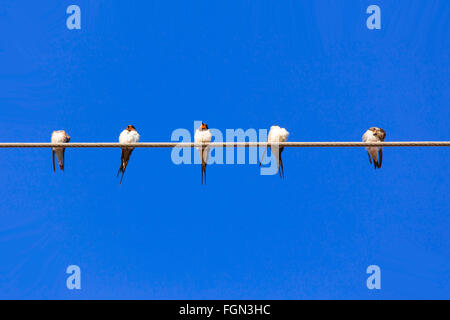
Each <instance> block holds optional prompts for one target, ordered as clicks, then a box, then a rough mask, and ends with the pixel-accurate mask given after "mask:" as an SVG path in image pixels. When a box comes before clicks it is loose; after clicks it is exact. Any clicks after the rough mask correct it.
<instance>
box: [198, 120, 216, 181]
mask: <svg viewBox="0 0 450 320" xmlns="http://www.w3.org/2000/svg"><path fill="white" fill-rule="evenodd" d="M211 138H212V135H211V131H209V129H208V125H207V124H206V123H202V124H201V126H200V128H198V129H197V130H195V134H194V141H195V143H210V142H211ZM197 149H198V151H199V152H200V159H201V161H202V167H201V168H202V184H203V173H204V176H205V184H206V163H207V162H208V156H209V146H202V147H197Z"/></svg>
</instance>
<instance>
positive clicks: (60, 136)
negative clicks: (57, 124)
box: [52, 130, 66, 143]
mask: <svg viewBox="0 0 450 320" xmlns="http://www.w3.org/2000/svg"><path fill="white" fill-rule="evenodd" d="M65 142H66V132H65V131H64V130H59V131H53V133H52V143H65Z"/></svg>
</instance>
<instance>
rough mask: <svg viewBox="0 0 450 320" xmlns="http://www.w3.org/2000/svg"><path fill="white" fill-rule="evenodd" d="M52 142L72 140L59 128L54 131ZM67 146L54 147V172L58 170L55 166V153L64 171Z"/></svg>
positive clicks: (60, 167)
mask: <svg viewBox="0 0 450 320" xmlns="http://www.w3.org/2000/svg"><path fill="white" fill-rule="evenodd" d="M51 141H52V143H68V142H69V141H70V137H69V135H68V134H67V133H66V132H65V131H64V130H57V131H53V132H52V139H51ZM65 151H66V148H52V158H53V172H55V171H56V168H55V154H56V157H57V158H58V165H59V169H61V170H62V171H64V153H65Z"/></svg>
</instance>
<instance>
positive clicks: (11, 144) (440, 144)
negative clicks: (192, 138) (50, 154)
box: [0, 141, 450, 148]
mask: <svg viewBox="0 0 450 320" xmlns="http://www.w3.org/2000/svg"><path fill="white" fill-rule="evenodd" d="M206 145H208V146H209V147H210V148H221V147H225V148H230V147H236V148H238V147H247V148H248V147H266V146H270V144H269V143H267V142H211V143H209V144H197V143H195V142H181V143H177V142H141V143H133V144H122V143H116V142H114V143H112V142H81V143H78V142H75V143H40V142H38V143H35V142H29V143H21V142H6V143H0V148H56V147H64V148H124V147H130V148H175V147H176V148H193V147H201V146H206ZM272 145H274V146H275V145H278V146H279V147H295V148H305V147H450V141H394V142H280V143H278V144H272Z"/></svg>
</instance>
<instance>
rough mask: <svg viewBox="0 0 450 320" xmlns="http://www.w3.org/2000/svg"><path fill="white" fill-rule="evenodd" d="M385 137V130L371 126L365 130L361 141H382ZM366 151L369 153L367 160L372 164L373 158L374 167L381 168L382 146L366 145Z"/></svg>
mask: <svg viewBox="0 0 450 320" xmlns="http://www.w3.org/2000/svg"><path fill="white" fill-rule="evenodd" d="M385 138H386V131H384V130H383V129H381V128H378V127H371V128H369V130H367V131H366V132H365V133H364V134H363V136H362V141H363V142H383V141H384V139H385ZM366 150H367V153H368V155H369V162H370V164H372V159H373V165H374V167H375V170H376V169H379V168H381V164H382V162H383V148H382V147H368V148H366Z"/></svg>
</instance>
